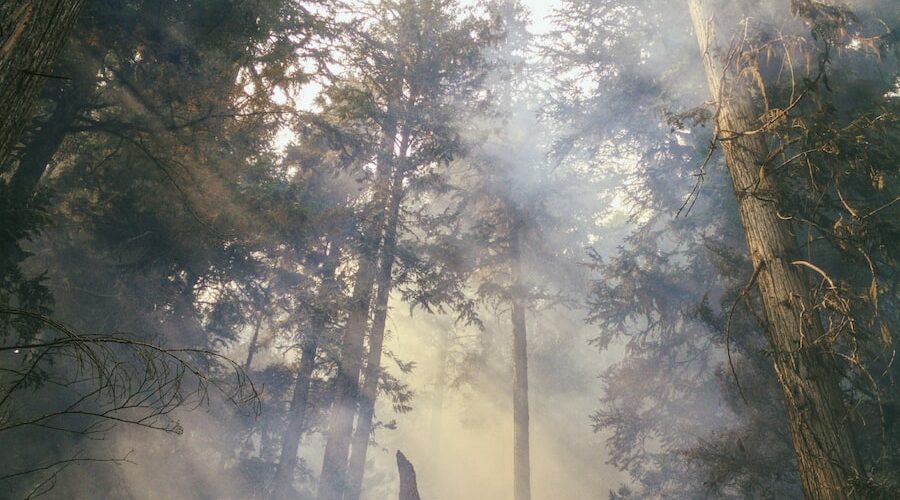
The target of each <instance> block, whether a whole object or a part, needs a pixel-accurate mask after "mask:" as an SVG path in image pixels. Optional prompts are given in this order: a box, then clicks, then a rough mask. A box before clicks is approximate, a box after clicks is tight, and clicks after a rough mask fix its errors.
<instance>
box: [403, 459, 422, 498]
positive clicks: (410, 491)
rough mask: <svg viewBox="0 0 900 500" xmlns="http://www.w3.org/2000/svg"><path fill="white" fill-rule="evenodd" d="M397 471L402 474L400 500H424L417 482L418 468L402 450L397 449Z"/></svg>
mask: <svg viewBox="0 0 900 500" xmlns="http://www.w3.org/2000/svg"><path fill="white" fill-rule="evenodd" d="M397 472H398V473H399V474H400V500H422V499H421V497H420V496H419V486H418V485H417V484H416V470H415V469H414V468H413V465H412V463H410V461H409V460H407V459H406V455H404V454H403V453H402V452H400V451H397Z"/></svg>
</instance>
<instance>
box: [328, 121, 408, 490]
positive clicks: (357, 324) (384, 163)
mask: <svg viewBox="0 0 900 500" xmlns="http://www.w3.org/2000/svg"><path fill="white" fill-rule="evenodd" d="M388 139H389V140H388ZM393 144H394V138H393V136H392V135H391V134H387V135H386V138H385V141H384V144H383V145H382V153H381V154H380V155H379V159H378V166H377V170H378V172H377V177H376V179H375V183H376V186H375V190H376V192H375V201H376V204H375V207H376V208H375V211H376V215H375V217H374V218H373V220H372V222H371V225H370V230H369V231H368V234H367V237H368V241H364V242H363V243H362V248H361V249H360V253H359V268H358V270H357V272H356V276H355V279H354V283H355V285H354V289H353V297H352V298H351V302H350V306H349V308H350V314H349V318H348V319H347V326H346V328H345V331H344V337H343V339H342V341H341V359H340V363H339V366H338V373H337V377H336V379H335V388H334V401H333V403H332V409H331V423H330V426H329V429H328V439H327V441H326V443H325V456H324V459H323V461H322V473H321V475H320V476H319V491H318V497H317V498H318V500H341V498H342V497H343V495H344V491H345V490H346V489H347V486H348V481H347V458H348V455H349V454H350V441H351V436H352V434H353V417H354V415H355V414H356V402H357V396H358V394H359V375H360V371H361V369H362V361H363V355H364V351H365V335H366V327H367V326H368V321H369V306H370V302H371V298H372V291H373V289H374V285H375V276H376V273H377V269H376V268H377V256H378V248H379V246H380V244H381V236H382V231H383V229H384V215H385V210H384V208H385V207H386V205H387V202H388V197H389V196H390V184H391V182H390V181H391V175H390V164H391V159H392V157H393V154H392V150H393Z"/></svg>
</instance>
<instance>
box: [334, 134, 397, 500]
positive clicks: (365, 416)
mask: <svg viewBox="0 0 900 500" xmlns="http://www.w3.org/2000/svg"><path fill="white" fill-rule="evenodd" d="M408 148H409V139H408V136H407V135H406V134H404V136H403V138H402V140H401V144H400V155H399V159H398V162H399V165H398V166H397V168H396V171H395V174H394V180H393V183H392V184H393V185H392V187H391V202H390V209H389V213H388V219H387V223H386V225H385V226H386V227H385V231H384V241H383V243H382V247H381V263H380V266H379V268H378V277H377V287H378V288H377V293H376V295H375V314H374V317H373V319H372V330H371V332H370V333H369V352H368V357H367V359H366V369H365V379H364V382H363V390H362V393H361V394H360V397H359V416H358V417H357V419H356V433H355V434H354V435H353V448H352V453H351V454H350V463H349V465H348V469H347V479H348V486H347V491H346V492H345V493H344V500H358V499H359V496H360V494H361V493H362V482H363V475H364V472H365V468H366V455H367V453H368V449H369V437H370V436H371V435H372V418H373V417H374V415H375V400H376V399H377V397H378V380H379V378H380V376H381V354H382V349H383V347H384V328H385V325H386V323H387V311H388V301H389V300H390V296H391V288H392V286H391V285H392V284H391V273H392V272H393V269H394V260H395V255H394V254H395V253H396V250H397V226H398V224H399V223H400V205H401V203H402V201H403V180H404V178H405V176H404V173H403V165H402V164H403V162H404V161H405V159H406V150H407V149H408Z"/></svg>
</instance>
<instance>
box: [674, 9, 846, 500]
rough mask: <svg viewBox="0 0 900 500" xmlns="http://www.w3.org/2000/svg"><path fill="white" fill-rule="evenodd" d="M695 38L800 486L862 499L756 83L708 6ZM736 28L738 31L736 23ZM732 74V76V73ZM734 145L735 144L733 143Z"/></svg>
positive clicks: (819, 498)
mask: <svg viewBox="0 0 900 500" xmlns="http://www.w3.org/2000/svg"><path fill="white" fill-rule="evenodd" d="M690 10H691V16H692V19H693V24H694V30H695V32H696V35H697V40H698V42H699V45H700V50H701V51H702V52H703V62H704V65H705V69H706V74H707V80H708V84H709V88H710V92H711V93H712V95H713V97H714V98H715V100H716V104H717V105H718V115H717V120H718V123H717V125H718V128H719V130H720V131H723V133H724V134H727V136H728V137H729V138H728V139H726V140H724V141H722V144H723V147H724V151H725V161H726V163H727V166H728V170H729V172H730V174H731V179H732V184H733V187H734V192H735V195H736V197H737V202H738V208H739V211H740V217H741V222H742V224H743V226H744V233H745V236H746V239H747V246H748V249H749V253H750V260H751V262H752V263H753V266H754V269H756V270H757V273H758V274H757V283H758V286H759V291H760V295H761V296H762V301H763V306H764V309H765V312H766V317H767V319H768V323H769V328H768V336H769V341H770V343H771V347H772V351H773V353H774V355H773V359H774V365H775V373H776V375H777V376H778V380H779V382H780V384H781V387H782V390H783V392H784V400H785V404H786V406H787V414H788V419H789V426H790V430H791V437H792V439H793V444H794V451H795V453H796V455H797V463H798V465H799V469H800V480H801V483H802V485H803V489H804V491H805V493H806V496H807V498H809V499H810V500H825V499H846V498H861V497H860V496H859V494H858V493H854V492H852V490H851V489H850V487H849V485H850V484H851V483H852V482H853V480H854V479H859V478H861V477H863V475H864V469H863V467H862V462H861V459H860V457H859V454H858V453H857V450H856V448H855V446H854V443H853V439H852V436H851V434H850V431H849V425H848V422H847V421H846V420H847V418H848V412H847V410H846V408H845V406H844V402H843V399H842V395H841V390H840V387H839V383H838V378H837V376H836V374H835V371H834V367H833V360H832V358H831V356H830V354H829V353H828V352H827V351H826V349H825V348H824V347H823V346H822V344H821V342H822V341H823V339H822V337H823V335H824V329H823V327H822V323H821V319H820V318H819V316H818V315H817V313H816V311H815V307H814V303H813V301H812V298H811V294H810V290H809V283H808V281H807V277H806V276H805V275H804V274H803V272H802V271H801V269H800V268H799V267H798V266H797V265H795V264H793V263H792V262H795V259H796V258H797V255H798V251H797V250H798V248H797V242H796V239H795V237H794V235H793V234H792V231H791V224H790V222H789V221H786V220H784V219H782V218H781V217H779V215H778V206H777V201H776V200H775V198H776V196H777V194H776V192H775V190H774V189H773V186H772V185H771V184H770V182H769V180H768V179H767V178H766V177H765V176H763V175H761V170H762V166H763V165H764V162H765V160H766V159H767V158H768V153H769V152H768V148H767V146H766V142H765V139H764V137H763V134H752V135H740V132H741V131H750V130H754V129H756V128H758V127H759V121H758V120H757V117H758V116H759V114H760V113H759V110H758V107H757V106H755V105H754V100H753V97H752V95H751V93H750V88H751V87H750V86H749V83H748V82H746V81H742V80H740V79H739V77H737V76H736V75H734V74H728V73H726V70H729V69H730V68H725V67H724V63H723V58H722V53H721V51H720V50H719V48H718V44H717V42H716V33H715V29H714V27H715V22H714V19H713V17H712V15H710V13H709V12H707V10H706V9H705V8H704V2H703V0H690ZM735 24H736V23H735ZM732 73H733V72H732ZM734 134H736V136H735V137H733V138H731V136H732V135H734Z"/></svg>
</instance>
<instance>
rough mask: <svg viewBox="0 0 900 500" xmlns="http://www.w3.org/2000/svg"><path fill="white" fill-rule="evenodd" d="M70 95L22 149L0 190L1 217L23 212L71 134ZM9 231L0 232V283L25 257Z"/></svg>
mask: <svg viewBox="0 0 900 500" xmlns="http://www.w3.org/2000/svg"><path fill="white" fill-rule="evenodd" d="M69 94H70V93H69V92H66V93H64V95H63V96H62V98H61V99H60V100H59V102H57V105H56V109H54V110H53V113H52V114H51V115H50V116H49V117H48V118H47V120H46V121H45V122H44V123H43V124H42V125H41V126H40V130H38V131H36V132H35V133H34V136H33V137H32V139H31V141H29V142H28V144H27V145H26V146H25V149H24V151H23V152H22V155H21V157H20V158H19V162H18V165H17V167H16V170H15V171H14V172H13V175H12V176H11V177H10V179H9V182H8V184H7V185H6V186H0V196H2V193H4V192H5V193H6V194H7V199H6V200H0V214H4V212H6V215H8V216H10V217H11V218H13V219H16V218H17V217H18V216H17V215H16V213H19V212H21V211H23V210H25V209H26V207H27V206H28V205H29V204H30V202H31V199H32V198H33V197H34V195H35V193H36V192H37V189H38V184H39V183H40V180H41V177H43V175H44V172H45V171H46V170H47V165H49V164H50V160H52V159H53V156H54V155H55V154H56V152H57V151H58V150H59V148H60V146H61V145H62V143H63V140H64V139H65V138H66V135H68V133H69V132H70V131H71V126H72V124H73V121H74V116H75V115H74V112H72V109H71V108H72V105H71V102H68V99H67V97H69V98H71V97H72V96H71V95H69ZM0 182H2V181H0ZM7 211H8V212H7ZM9 229H10V228H9V227H6V228H0V282H2V281H3V279H4V278H5V277H6V276H7V273H9V272H10V271H11V270H12V269H14V267H15V266H17V265H18V263H19V262H20V261H21V260H22V258H23V256H24V255H25V254H24V253H23V252H22V251H21V249H20V248H19V242H18V241H17V236H16V234H15V232H13V231H9Z"/></svg>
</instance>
